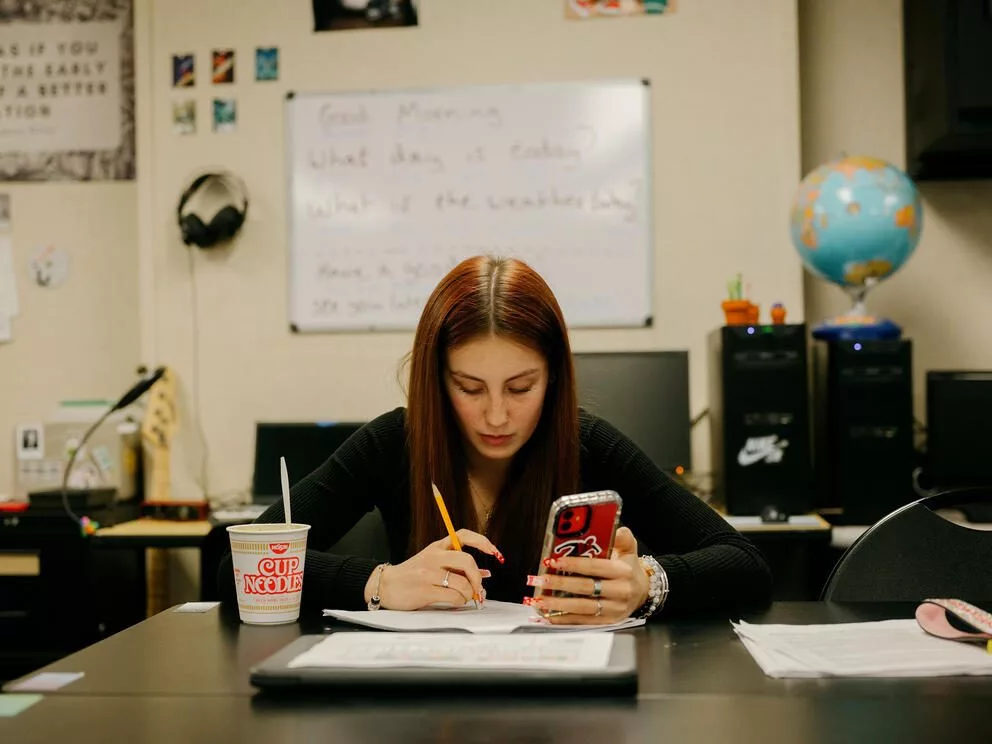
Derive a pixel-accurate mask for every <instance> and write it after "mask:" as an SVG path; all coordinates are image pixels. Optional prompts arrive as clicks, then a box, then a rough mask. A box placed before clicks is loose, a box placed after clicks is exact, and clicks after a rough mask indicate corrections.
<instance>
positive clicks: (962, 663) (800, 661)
mask: <svg viewBox="0 0 992 744" xmlns="http://www.w3.org/2000/svg"><path fill="white" fill-rule="evenodd" d="M732 625H733V627H734V630H735V631H736V632H737V635H738V636H739V637H740V639H741V641H742V642H743V643H744V646H745V647H746V648H747V650H748V651H749V652H750V653H751V656H752V657H754V660H755V661H756V662H757V663H758V666H760V667H761V669H762V670H763V671H764V672H765V674H767V675H768V676H770V677H940V676H951V675H964V674H967V675H972V674H992V654H990V653H987V652H986V650H985V646H984V644H983V645H978V644H969V643H959V642H955V641H947V640H944V639H941V638H936V637H934V636H931V635H929V634H928V633H926V632H925V631H924V630H923V629H922V628H920V626H919V624H918V623H917V622H916V620H882V621H880V622H872V623H840V624H836V625H752V624H750V623H745V622H739V623H732Z"/></svg>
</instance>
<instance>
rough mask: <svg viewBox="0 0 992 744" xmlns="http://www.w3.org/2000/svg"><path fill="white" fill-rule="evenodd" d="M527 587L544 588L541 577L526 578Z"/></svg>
mask: <svg viewBox="0 0 992 744" xmlns="http://www.w3.org/2000/svg"><path fill="white" fill-rule="evenodd" d="M527 586H544V577H543V576H528V577H527Z"/></svg>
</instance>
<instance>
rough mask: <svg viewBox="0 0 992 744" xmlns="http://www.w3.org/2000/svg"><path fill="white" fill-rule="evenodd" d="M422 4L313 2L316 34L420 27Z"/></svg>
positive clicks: (410, 0)
mask: <svg viewBox="0 0 992 744" xmlns="http://www.w3.org/2000/svg"><path fill="white" fill-rule="evenodd" d="M417 1H418V0H312V2H313V30H314V31H317V32H319V31H346V30H349V29H356V28H390V27H397V26H416V25H417Z"/></svg>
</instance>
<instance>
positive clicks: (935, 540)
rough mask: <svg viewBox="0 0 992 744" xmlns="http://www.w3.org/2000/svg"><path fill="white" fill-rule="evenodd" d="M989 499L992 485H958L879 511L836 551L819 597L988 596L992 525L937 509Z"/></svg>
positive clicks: (910, 598)
mask: <svg viewBox="0 0 992 744" xmlns="http://www.w3.org/2000/svg"><path fill="white" fill-rule="evenodd" d="M988 503H992V489H990V488H967V489H958V490H953V491H946V492H943V493H939V494H935V495H933V496H927V497H925V498H922V499H920V500H918V501H914V502H913V503H912V504H907V505H906V506H904V507H902V508H900V509H897V510H896V511H894V512H892V513H891V514H889V515H887V516H885V517H883V518H882V519H880V520H879V521H878V522H876V523H875V524H874V525H872V526H871V527H870V528H868V531H867V532H865V533H864V534H863V535H861V537H859V538H858V539H857V540H856V541H855V542H854V544H853V545H851V547H849V548H848V549H847V550H846V551H845V552H844V554H843V555H842V556H841V557H840V560H839V561H837V564H836V565H835V566H834V569H833V571H832V572H831V573H830V576H829V578H828V579H827V582H826V584H825V585H824V587H823V593H822V594H821V599H823V600H826V601H831V602H887V601H906V602H918V601H920V600H922V599H926V598H927V597H954V598H957V599H964V600H966V601H970V602H988V601H992V571H990V570H989V566H990V565H992V531H985V530H979V529H975V528H972V527H966V526H963V525H961V524H957V523H955V522H951V521H949V520H947V519H945V518H944V517H942V516H940V515H939V514H936V513H935V510H937V509H953V508H959V507H961V506H962V505H965V504H988Z"/></svg>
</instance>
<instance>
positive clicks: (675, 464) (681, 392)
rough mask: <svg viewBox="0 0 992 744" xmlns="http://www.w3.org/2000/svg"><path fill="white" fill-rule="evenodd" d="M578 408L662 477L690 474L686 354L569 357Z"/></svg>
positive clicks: (673, 352)
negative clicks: (614, 432) (608, 427)
mask: <svg viewBox="0 0 992 744" xmlns="http://www.w3.org/2000/svg"><path fill="white" fill-rule="evenodd" d="M573 359H574V361H575V375H576V382H577V386H578V398H579V405H580V406H581V407H582V408H584V409H586V410H587V411H589V412H590V413H594V414H596V415H597V416H600V417H602V418H604V419H606V420H607V421H609V422H610V423H611V424H613V426H615V427H616V428H617V429H619V430H620V431H621V432H623V433H624V434H626V435H627V436H628V437H629V438H630V439H631V440H633V442H634V443H635V444H636V445H637V446H638V447H640V448H641V450H643V451H644V453H645V454H646V455H647V456H648V457H649V458H651V460H652V462H654V464H655V465H657V466H658V467H659V468H661V469H662V470H664V471H666V472H669V473H671V472H675V471H676V470H677V469H678V468H679V467H682V468H685V469H687V470H688V469H689V467H690V464H691V452H692V450H691V447H692V445H691V440H690V434H689V429H690V424H689V354H688V352H686V351H637V352H633V351H632V352H596V353H577V354H574V355H573Z"/></svg>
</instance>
